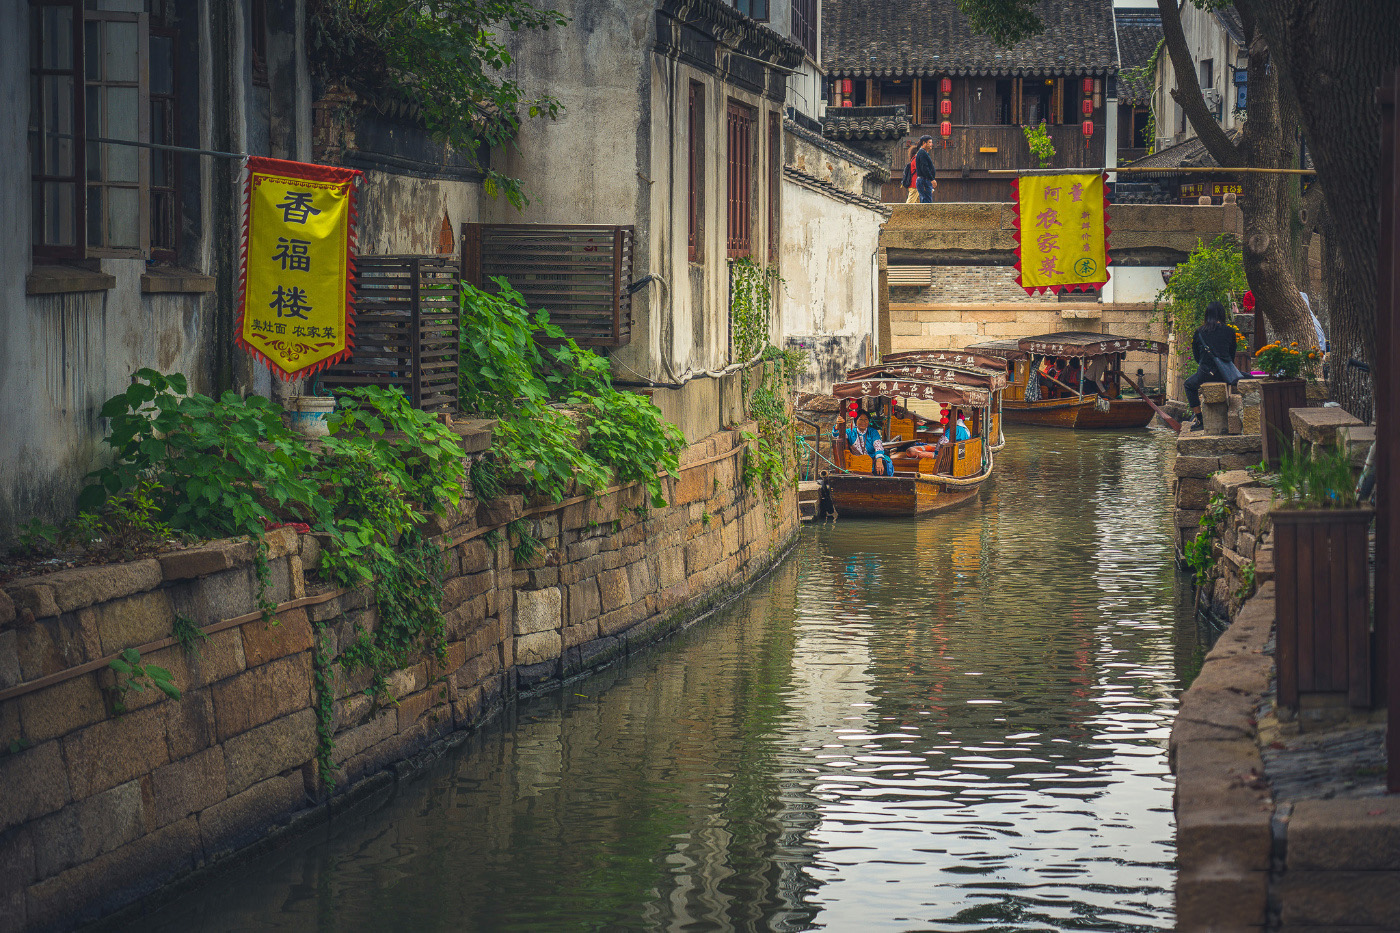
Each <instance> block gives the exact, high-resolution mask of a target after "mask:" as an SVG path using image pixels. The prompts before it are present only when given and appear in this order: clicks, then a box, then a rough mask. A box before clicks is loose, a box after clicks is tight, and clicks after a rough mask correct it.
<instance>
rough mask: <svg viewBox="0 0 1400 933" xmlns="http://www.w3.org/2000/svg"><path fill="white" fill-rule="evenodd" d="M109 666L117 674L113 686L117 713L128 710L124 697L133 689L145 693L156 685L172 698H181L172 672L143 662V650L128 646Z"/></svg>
mask: <svg viewBox="0 0 1400 933" xmlns="http://www.w3.org/2000/svg"><path fill="white" fill-rule="evenodd" d="M107 666H108V667H110V668H111V669H112V672H113V674H115V676H116V680H115V683H114V684H113V686H112V690H113V693H114V694H115V696H114V697H113V699H112V711H113V712H114V713H116V714H117V715H121V714H122V713H125V712H126V704H125V703H124V702H123V698H125V696H126V695H127V693H129V692H130V691H132V690H135V691H136V692H137V693H144V692H145V690H146V687H147V686H152V687H155V688H156V689H158V690H159V691H160V692H161V693H163V694H165V695H166V696H168V697H170V699H172V700H178V699H180V690H179V688H178V687H176V686H175V683H174V681H172V680H171V679H170V672H169V671H168V670H166V669H165V668H163V667H160V666H158V665H155V664H142V663H141V652H139V651H137V650H136V649H135V648H127V649H126V650H125V651H123V652H122V653H121V654H120V655H119V656H117V657H115V658H113V659H112V660H110V661H108V662H107Z"/></svg>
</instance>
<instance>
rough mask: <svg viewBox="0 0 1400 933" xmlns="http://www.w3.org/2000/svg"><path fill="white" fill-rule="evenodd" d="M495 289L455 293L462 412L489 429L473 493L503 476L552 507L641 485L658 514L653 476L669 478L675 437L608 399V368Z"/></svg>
mask: <svg viewBox="0 0 1400 933" xmlns="http://www.w3.org/2000/svg"><path fill="white" fill-rule="evenodd" d="M494 281H495V285H496V288H497V292H496V293H495V294H488V293H486V292H482V291H478V290H476V289H473V288H464V289H463V296H462V335H463V336H462V364H461V374H462V375H461V397H462V405H463V407H464V408H469V409H471V410H474V411H479V412H482V413H483V414H486V415H489V416H491V417H494V418H496V419H497V425H496V434H495V438H494V443H493V449H492V454H491V457H490V459H489V460H483V461H480V462H481V463H489V464H490V465H489V466H483V467H480V471H479V472H474V473H473V481H474V482H476V481H477V480H478V479H485V481H486V482H485V485H484V486H483V487H481V488H482V490H483V492H484V493H486V494H490V495H489V496H488V497H494V495H498V494H499V492H500V482H499V480H500V479H502V477H501V474H502V473H503V472H505V471H507V470H508V471H510V472H511V473H513V474H514V475H515V477H516V478H517V479H519V480H520V481H522V482H523V483H524V484H525V486H526V490H527V492H529V493H530V494H535V495H543V496H545V497H547V498H549V499H552V500H554V501H556V502H557V501H559V500H560V499H563V498H564V497H565V496H566V495H568V494H570V492H571V491H572V490H573V489H574V488H575V487H577V488H579V489H582V490H588V491H593V492H597V491H600V490H602V489H605V488H607V486H608V485H609V483H611V482H613V481H614V479H615V480H616V481H617V482H619V483H631V482H640V483H643V484H644V485H645V486H646V487H647V491H648V493H649V495H650V497H651V501H652V502H653V503H654V504H655V505H657V506H662V505H665V500H664V498H663V497H662V486H661V482H660V480H659V479H658V478H657V476H656V472H657V470H658V469H660V470H664V471H665V472H668V473H671V474H672V475H675V472H676V469H677V465H678V463H677V455H678V453H679V451H680V449H681V447H682V446H683V444H684V438H683V437H682V436H681V434H680V432H679V431H677V430H676V428H675V427H674V426H672V425H670V424H668V423H666V422H665V421H664V420H663V419H662V417H661V412H660V410H659V409H657V407H656V406H655V405H653V404H652V403H651V401H650V400H648V399H646V398H644V397H642V396H639V395H636V394H633V393H630V392H619V391H617V390H616V389H614V388H613V385H612V374H611V369H610V367H609V366H608V362H607V360H605V359H604V358H603V357H601V356H599V355H598V354H596V353H594V352H593V351H591V350H587V349H584V348H581V347H580V346H579V345H578V344H577V343H575V342H574V341H573V340H571V339H569V338H567V337H565V336H564V332H563V331H562V330H560V329H559V328H558V327H555V326H554V325H553V324H550V323H549V316H548V315H547V314H546V313H545V312H544V311H534V312H532V311H531V310H530V309H529V307H528V306H526V304H525V300H524V299H523V298H522V297H521V296H520V293H519V292H517V291H516V290H515V289H513V288H511V287H510V285H509V283H507V282H506V281H505V280H504V279H496V280H494ZM541 341H551V342H553V343H554V344H555V345H554V346H550V347H545V346H542V345H541ZM561 406H568V407H569V409H572V410H566V409H565V408H564V407H561ZM585 434H586V438H587V439H586V442H585ZM474 469H476V468H474Z"/></svg>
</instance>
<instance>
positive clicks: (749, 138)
mask: <svg viewBox="0 0 1400 933" xmlns="http://www.w3.org/2000/svg"><path fill="white" fill-rule="evenodd" d="M728 123H729V127H728V128H729V132H728V142H729V145H728V162H729V178H728V181H729V185H728V194H729V225H728V230H727V237H726V247H727V251H728V255H729V258H731V259H734V258H737V257H740V256H751V255H752V254H753V159H754V150H753V123H754V112H753V110H751V109H750V108H748V107H746V106H744V105H743V104H741V103H739V102H738V101H733V100H731V101H730V102H729V121H728Z"/></svg>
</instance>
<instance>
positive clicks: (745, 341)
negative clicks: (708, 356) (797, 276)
mask: <svg viewBox="0 0 1400 933" xmlns="http://www.w3.org/2000/svg"><path fill="white" fill-rule="evenodd" d="M781 281H782V279H780V278H779V277H778V270H777V269H774V268H771V267H770V268H767V269H765V268H763V267H762V266H760V265H758V264H757V263H755V262H754V261H753V260H752V259H748V258H747V257H746V258H743V259H736V260H734V261H733V262H731V263H730V264H729V319H730V324H731V327H732V328H733V334H734V337H733V339H734V358H735V359H736V360H737V361H739V362H742V363H747V362H749V361H750V360H752V359H754V358H755V357H757V356H758V355H759V354H760V353H761V352H763V350H764V348H766V347H767V346H768V345H769V336H768V335H769V328H770V327H771V325H772V320H773V288H774V286H775V285H777V284H779V283H780V282H781Z"/></svg>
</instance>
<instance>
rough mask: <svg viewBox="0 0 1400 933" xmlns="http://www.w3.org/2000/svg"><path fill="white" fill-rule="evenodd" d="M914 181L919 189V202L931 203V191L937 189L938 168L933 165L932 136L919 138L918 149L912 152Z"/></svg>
mask: <svg viewBox="0 0 1400 933" xmlns="http://www.w3.org/2000/svg"><path fill="white" fill-rule="evenodd" d="M914 175H915V183H916V185H917V187H918V189H919V203H920V204H932V203H933V193H934V192H935V191H937V190H938V169H936V168H935V167H934V165H933V137H932V136H924V137H921V138H920V139H919V151H918V152H916V153H914Z"/></svg>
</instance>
